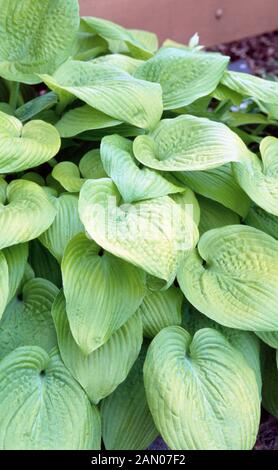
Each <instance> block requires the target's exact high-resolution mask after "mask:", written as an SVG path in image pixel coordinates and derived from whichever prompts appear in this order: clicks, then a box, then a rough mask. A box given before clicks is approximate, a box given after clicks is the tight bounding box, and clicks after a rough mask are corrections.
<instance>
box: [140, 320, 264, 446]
mask: <svg viewBox="0 0 278 470" xmlns="http://www.w3.org/2000/svg"><path fill="white" fill-rule="evenodd" d="M144 380H145V387H146V393H147V399H148V403H149V406H150V410H151V413H152V415H153V418H154V421H155V424H156V426H157V428H158V430H159V431H160V433H161V435H162V437H163V438H164V440H165V441H166V443H167V444H168V446H169V447H170V448H171V449H174V450H221V449H222V450H248V449H252V447H253V445H254V443H255V441H256V435H257V432H258V427H259V420H260V396H259V391H258V387H257V383H256V378H255V374H254V371H253V370H252V369H251V368H250V367H249V365H248V364H247V362H246V361H245V359H244V358H243V356H242V354H241V353H240V352H238V351H237V350H236V349H235V348H233V347H232V346H231V345H230V344H229V342H228V341H227V340H226V339H225V338H224V336H222V335H221V334H220V333H219V332H217V331H215V330H213V329H211V328H204V329H201V330H199V331H198V332H197V333H196V334H195V335H194V337H193V339H192V338H191V336H190V335H189V333H188V332H187V331H185V330H183V329H182V328H180V327H175V326H173V327H168V328H165V329H164V330H162V331H161V332H160V333H159V334H158V335H157V336H156V337H155V339H154V340H153V342H152V343H151V346H150V348H149V351H148V354H147V358H146V362H145V366H144Z"/></svg>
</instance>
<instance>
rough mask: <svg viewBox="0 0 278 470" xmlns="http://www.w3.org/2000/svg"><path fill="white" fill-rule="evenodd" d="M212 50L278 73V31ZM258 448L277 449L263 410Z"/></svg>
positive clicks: (238, 65) (273, 427)
mask: <svg viewBox="0 0 278 470" xmlns="http://www.w3.org/2000/svg"><path fill="white" fill-rule="evenodd" d="M209 50H211V51H218V52H221V53H222V54H226V55H228V56H230V57H231V64H230V69H232V70H237V71H239V72H240V71H241V72H249V73H252V74H254V75H258V76H261V77H265V76H267V75H276V76H277V77H278V31H273V32H272V33H266V34H262V35H261V36H256V37H253V38H248V39H244V40H242V41H235V42H231V43H229V44H219V45H218V46H215V47H213V48H210V49H209ZM149 449H152V450H165V449H167V446H166V444H165V443H164V442H163V440H162V439H161V437H158V438H157V439H156V440H155V442H154V443H153V444H152V445H151V446H150V447H149ZM255 449H256V450H278V420H277V419H275V418H273V417H272V416H270V415H269V414H268V413H267V412H266V411H264V410H263V411H262V419H261V426H260V432H259V435H258V439H257V442H256V445H255Z"/></svg>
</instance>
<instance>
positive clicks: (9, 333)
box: [0, 278, 58, 359]
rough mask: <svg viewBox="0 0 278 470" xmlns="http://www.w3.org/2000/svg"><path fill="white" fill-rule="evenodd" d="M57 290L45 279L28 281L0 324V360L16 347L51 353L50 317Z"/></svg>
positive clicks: (53, 328) (53, 339) (52, 329)
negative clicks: (36, 348)
mask: <svg viewBox="0 0 278 470" xmlns="http://www.w3.org/2000/svg"><path fill="white" fill-rule="evenodd" d="M57 294H58V289H57V287H56V286H54V285H53V284H51V282H49V281H47V280H46V279H39V278H36V279H31V280H30V281H28V282H27V283H26V284H25V285H24V287H23V289H22V299H21V297H20V298H19V297H15V298H14V299H13V300H12V301H11V302H10V303H9V305H8V306H7V308H6V310H5V313H4V315H3V317H2V320H1V322H0V359H2V358H3V357H5V356H6V355H7V354H9V353H10V352H12V351H13V350H14V349H16V348H18V347H19V346H40V347H41V348H43V349H45V350H46V351H50V350H51V349H52V348H53V347H54V346H56V344H57V340H56V333H55V327H54V324H53V320H52V317H51V307H52V303H53V301H54V299H55V297H56V295H57Z"/></svg>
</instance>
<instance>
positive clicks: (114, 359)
mask: <svg viewBox="0 0 278 470" xmlns="http://www.w3.org/2000/svg"><path fill="white" fill-rule="evenodd" d="M52 316H53V319H54V322H55V326H56V330H57V336H58V343H59V348H60V352H61V356H62V359H63V361H64V363H65V365H66V366H67V368H68V369H69V370H70V372H71V373H72V375H73V376H74V378H75V379H76V380H77V381H78V382H79V383H80V385H81V386H82V387H83V389H84V390H85V391H86V393H87V395H88V397H89V398H90V400H91V401H92V402H93V403H95V404H97V403H98V402H99V401H100V400H102V399H103V398H105V397H106V396H108V395H110V394H111V393H112V392H113V391H114V390H115V388H116V387H118V385H119V384H120V383H121V382H123V381H124V380H125V378H126V377H127V374H128V373H129V371H130V369H131V367H132V365H133V363H134V362H135V360H136V358H137V356H138V354H139V352H140V348H141V344H142V339H143V334H142V333H143V329H142V320H141V317H140V315H139V314H138V313H137V314H134V315H132V317H131V318H130V319H129V320H128V321H127V322H126V323H125V324H124V325H123V326H122V327H121V328H119V329H118V330H117V331H116V332H115V333H114V334H113V335H112V336H111V338H110V339H109V340H108V341H107V342H106V343H105V344H104V345H103V346H101V347H100V348H98V349H96V350H95V351H93V352H92V353H91V354H89V355H88V356H86V355H85V354H83V352H82V351H81V349H80V348H79V347H78V346H77V344H76V343H75V341H74V338H73V336H72V333H71V330H70V326H69V322H68V318H67V312H66V301H65V298H64V295H63V293H62V292H61V293H60V294H59V295H58V296H57V298H56V300H55V302H54V304H53V309H52Z"/></svg>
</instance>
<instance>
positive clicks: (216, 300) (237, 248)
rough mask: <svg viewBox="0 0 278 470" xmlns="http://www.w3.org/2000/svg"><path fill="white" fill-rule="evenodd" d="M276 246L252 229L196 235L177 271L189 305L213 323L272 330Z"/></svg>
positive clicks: (276, 323)
mask: <svg viewBox="0 0 278 470" xmlns="http://www.w3.org/2000/svg"><path fill="white" fill-rule="evenodd" d="M277 263H278V242H277V241H276V240H275V239H274V238H272V237H271V236H269V235H267V234H266V233H264V232H261V231H259V230H257V229H255V228H253V227H247V226H242V225H230V226H227V227H222V228H218V229H214V230H210V231H208V232H206V233H205V234H204V235H202V237H201V239H200V242H199V245H198V251H197V250H195V251H193V252H192V253H191V255H190V256H188V257H187V258H186V259H185V261H184V263H183V264H182V266H181V268H180V270H179V272H178V280H179V284H180V287H181V289H182V291H183V293H184V295H185V296H186V298H187V299H188V300H189V302H190V303H191V304H193V305H194V307H196V308H197V309H198V310H199V311H200V312H202V313H204V314H205V315H207V316H208V317H210V318H211V319H213V320H215V321H216V322H218V323H220V324H222V325H224V326H228V327H231V328H239V329H242V330H251V331H273V330H278V316H277V282H278V269H277V266H278V264H277Z"/></svg>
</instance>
